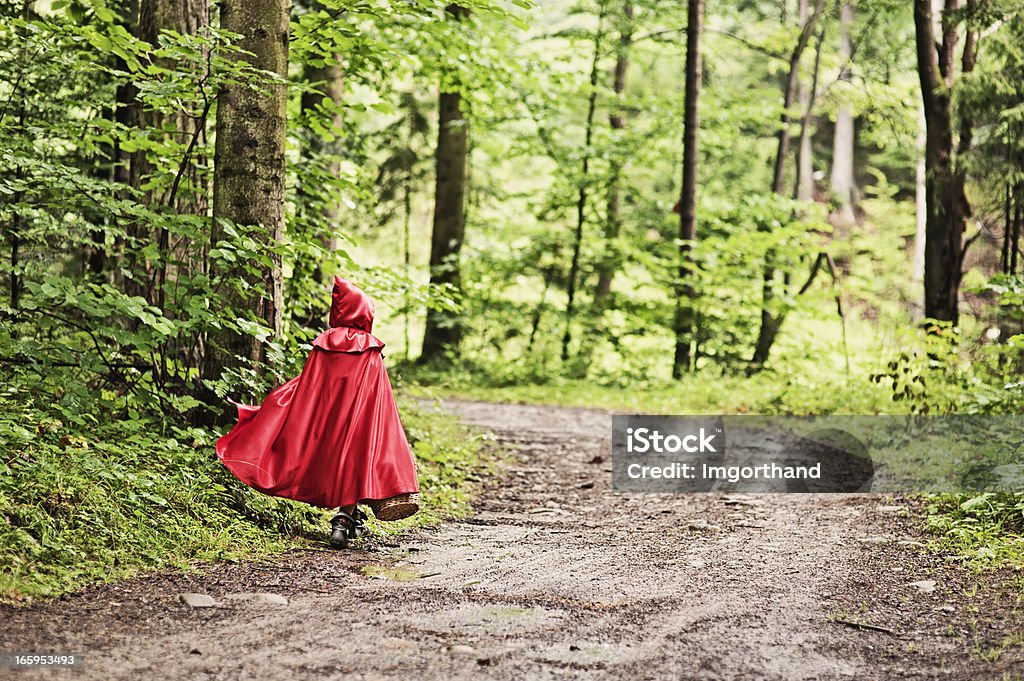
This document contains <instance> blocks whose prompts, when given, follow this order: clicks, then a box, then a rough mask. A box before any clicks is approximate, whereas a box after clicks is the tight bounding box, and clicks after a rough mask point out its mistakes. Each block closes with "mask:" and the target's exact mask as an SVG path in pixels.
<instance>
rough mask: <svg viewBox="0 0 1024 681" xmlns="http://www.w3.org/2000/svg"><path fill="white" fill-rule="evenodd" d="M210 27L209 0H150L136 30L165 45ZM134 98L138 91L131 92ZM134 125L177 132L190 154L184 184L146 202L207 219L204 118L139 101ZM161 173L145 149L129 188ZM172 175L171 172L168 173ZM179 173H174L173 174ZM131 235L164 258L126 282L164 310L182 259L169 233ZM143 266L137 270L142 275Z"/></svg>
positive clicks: (133, 161) (131, 170) (133, 163)
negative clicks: (199, 149)
mask: <svg viewBox="0 0 1024 681" xmlns="http://www.w3.org/2000/svg"><path fill="white" fill-rule="evenodd" d="M208 23H209V13H208V8H207V4H206V0H149V1H147V2H139V3H138V22H137V24H136V26H135V34H136V36H137V37H138V38H139V39H140V40H144V41H145V42H147V43H149V44H150V45H153V46H154V47H156V46H158V45H159V38H160V33H161V32H162V31H173V32H175V33H178V34H180V35H195V34H196V33H198V32H199V31H200V30H201V29H203V28H205V27H206V26H207V25H208ZM155 61H156V63H157V65H158V66H161V67H164V68H174V67H175V64H174V62H173V60H166V59H164V60H155ZM127 94H130V95H131V96H132V98H133V99H134V98H135V96H136V93H135V92H134V91H132V92H130V93H127ZM128 115H129V116H130V123H131V124H132V125H135V126H137V127H139V128H142V129H147V130H173V131H174V132H173V133H171V134H172V136H173V138H174V140H175V141H176V142H178V143H179V144H181V145H182V147H183V148H184V149H186V151H184V152H183V157H182V158H181V159H178V161H179V163H180V169H179V170H180V172H179V173H178V179H177V181H176V182H175V183H174V185H173V187H172V188H169V189H168V190H167V192H165V193H162V194H159V195H157V194H155V193H154V192H152V191H149V192H145V194H144V195H143V201H145V202H146V204H148V205H149V206H151V207H154V208H156V207H164V208H166V209H167V210H173V211H174V212H176V213H178V214H192V215H202V214H205V212H206V209H207V204H206V196H205V193H201V192H198V191H195V189H196V188H197V186H198V185H199V183H200V180H199V172H198V165H199V164H197V163H194V162H193V161H194V159H192V158H191V154H192V153H193V150H194V148H195V146H196V144H195V143H194V142H193V140H194V139H196V141H198V139H197V138H198V137H201V136H203V134H204V132H205V127H206V117H205V115H203V116H201V117H200V118H199V119H197V118H195V117H193V116H190V115H188V114H186V113H185V112H178V113H174V114H167V113H164V112H160V111H153V110H147V109H145V108H143V107H142V106H141V103H139V102H138V101H133V102H132V105H131V107H130V109H129V112H128ZM155 170H156V168H154V166H153V164H152V163H151V162H150V159H149V155H148V152H147V151H146V150H145V149H142V150H139V151H136V152H133V153H132V154H130V155H129V158H128V174H127V177H126V179H127V183H128V184H130V185H131V186H132V187H135V188H136V189H141V188H142V187H143V186H144V185H145V184H146V183H147V182H148V180H149V177H150V176H151V175H152V173H153V172H154V171H155ZM164 170H168V169H164ZM170 171H171V172H174V170H173V169H171V170H170ZM183 184H184V185H187V186H189V187H190V188H191V189H190V190H189V191H181V187H182V185H183ZM128 232H129V234H130V236H132V237H133V238H134V239H138V240H141V241H144V242H152V241H155V242H157V246H158V249H159V252H160V255H161V261H160V262H156V263H153V262H148V261H147V262H145V263H140V264H141V265H142V267H143V268H144V270H145V282H140V281H130V282H126V285H127V288H126V290H127V291H128V292H129V293H134V294H135V295H141V296H143V297H145V298H146V299H147V300H148V301H149V302H150V303H151V304H153V305H157V306H158V307H160V308H161V309H163V307H164V304H163V303H164V299H163V290H164V283H165V281H166V279H167V275H168V271H167V270H168V261H169V260H177V261H179V262H182V261H183V259H182V258H171V257H170V254H169V253H168V250H169V234H168V232H167V230H166V229H161V230H158V231H157V232H155V233H154V231H153V230H152V229H151V227H150V226H149V225H146V224H133V225H130V226H129V228H128ZM138 250H139V249H130V251H129V253H130V255H129V259H130V260H134V258H135V255H134V252H137V251H138ZM137 268H138V264H135V265H133V266H132V269H133V270H135V271H136V273H137V275H138V273H139V272H138V269H137Z"/></svg>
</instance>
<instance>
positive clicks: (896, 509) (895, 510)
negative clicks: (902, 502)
mask: <svg viewBox="0 0 1024 681" xmlns="http://www.w3.org/2000/svg"><path fill="white" fill-rule="evenodd" d="M904 508H905V507H904V506H877V507H875V510H876V511H878V512H879V513H899V512H900V511H902V510H903V509H904Z"/></svg>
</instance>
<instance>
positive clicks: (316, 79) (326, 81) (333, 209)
mask: <svg viewBox="0 0 1024 681" xmlns="http://www.w3.org/2000/svg"><path fill="white" fill-rule="evenodd" d="M304 76H305V80H306V82H307V83H308V84H309V85H311V86H312V87H315V88H316V91H315V92H313V91H307V92H303V93H302V100H301V106H302V110H303V111H305V112H307V114H308V115H311V116H315V115H317V114H316V113H315V112H316V111H317V108H318V107H319V105H320V103H321V101H322V100H323V99H325V98H326V99H327V100H329V101H330V102H331V105H332V106H333V107H335V109H334V112H333V113H332V115H331V128H332V129H333V130H335V131H338V130H339V129H340V128H341V125H342V117H341V113H340V110H339V107H341V105H342V103H343V100H344V92H345V81H344V78H343V77H342V73H341V67H340V66H339V64H338V61H337V60H335V61H331V62H327V63H326V64H324V65H323V66H307V67H306V70H305V73H304ZM335 134H336V135H337V134H338V133H337V132H335ZM319 139H320V138H319V137H317V138H316V140H317V141H316V142H314V143H311V145H310V146H311V148H310V152H317V151H322V150H323V145H322V144H320V143H319ZM340 170H341V164H340V163H339V162H338V160H337V159H334V160H332V161H331V163H330V166H329V167H328V171H329V172H330V173H332V174H333V175H337V174H338V173H339V172H340ZM323 218H324V222H325V223H326V225H328V226H329V228H328V230H327V231H326V232H325V233H324V234H323V235H322V240H323V243H324V247H326V248H328V249H330V250H333V249H335V248H337V247H338V238H337V237H336V236H335V234H334V229H333V228H334V227H336V226H337V224H338V218H339V212H338V206H337V204H332V203H327V204H326V205H325V206H324V208H323ZM318 279H319V277H318Z"/></svg>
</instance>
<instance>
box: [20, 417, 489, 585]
mask: <svg viewBox="0 0 1024 681" xmlns="http://www.w3.org/2000/svg"><path fill="white" fill-rule="evenodd" d="M402 414H403V420H404V421H405V424H406V427H407V429H408V432H409V436H410V440H411V442H412V444H413V448H414V451H415V453H416V456H417V460H418V461H419V475H420V483H421V486H422V489H423V494H422V495H421V496H422V500H421V505H422V511H421V512H420V513H419V514H417V515H416V516H414V517H413V518H410V519H408V520H406V521H403V522H401V523H392V524H387V525H385V524H377V525H376V526H375V527H374V531H375V532H377V533H381V534H386V533H395V532H399V531H401V530H403V529H406V528H408V527H410V526H415V525H423V524H432V523H437V522H439V521H441V520H442V519H443V518H446V517H451V516H454V515H459V514H462V513H465V512H467V510H468V508H469V506H468V504H469V500H470V493H471V486H472V482H473V480H474V479H475V478H476V476H477V475H479V473H480V472H481V470H483V469H485V468H486V467H487V465H488V460H489V459H488V457H487V450H486V449H485V448H484V447H483V440H482V438H481V437H480V436H478V435H474V434H472V433H470V432H468V431H467V430H466V429H464V428H462V427H461V426H459V425H458V424H456V423H454V422H453V421H452V420H451V418H450V417H446V416H444V415H442V414H440V413H438V412H436V411H431V410H426V409H421V408H419V407H418V406H416V405H415V404H411V403H408V402H406V403H404V404H403V407H402ZM158 429H159V426H158V424H156V423H147V422H146V421H145V420H144V419H141V418H140V419H139V420H132V421H129V422H121V423H110V424H106V425H103V426H96V427H95V428H94V429H92V432H89V433H88V434H71V433H69V432H68V431H69V427H68V424H66V423H64V422H61V421H60V420H58V419H55V418H53V417H51V416H45V415H44V414H43V413H42V412H40V411H38V410H33V409H30V408H28V407H25V406H24V405H18V404H15V403H14V402H13V401H11V402H5V401H4V400H2V399H0V443H2V445H3V449H4V451H5V452H6V454H5V458H4V459H3V460H0V514H2V517H3V519H4V522H3V523H2V524H0V566H2V572H0V602H7V603H26V602H29V601H31V600H32V599H35V598H39V597H52V596H57V595H60V594H62V593H65V592H69V591H74V590H76V589H80V588H82V587H84V586H86V585H90V584H98V583H102V582H108V581H112V580H117V579H122V578H126V577H130V576H133V575H137V574H139V573H141V572H144V571H148V570H158V569H182V570H188V569H192V568H194V567H195V566H196V565H197V564H198V563H200V562H203V561H212V560H219V561H242V560H250V559H254V558H259V557H262V556H267V555H271V554H275V553H279V552H282V551H286V550H288V549H291V548H296V547H301V546H309V545H310V544H317V543H320V542H322V541H323V540H324V538H325V535H326V520H327V518H328V512H327V511H324V510H321V509H315V508H313V507H310V506H308V505H305V504H301V503H297V502H292V501H288V500H284V499H275V498H271V497H268V496H265V495H263V494H260V493H258V492H255V491H254V490H251V489H249V488H247V487H245V486H244V485H243V484H242V483H240V482H239V481H238V480H236V479H235V478H233V477H232V476H231V474H230V473H228V471H227V470H226V469H225V468H224V467H223V466H222V465H221V464H220V462H219V461H218V460H217V458H216V454H215V453H214V451H213V447H212V445H213V441H214V438H215V437H216V435H215V434H213V433H211V432H209V431H204V430H201V429H197V428H186V429H178V430H174V431H173V432H172V433H171V434H170V435H162V436H154V435H150V434H149V433H152V432H159V430H158Z"/></svg>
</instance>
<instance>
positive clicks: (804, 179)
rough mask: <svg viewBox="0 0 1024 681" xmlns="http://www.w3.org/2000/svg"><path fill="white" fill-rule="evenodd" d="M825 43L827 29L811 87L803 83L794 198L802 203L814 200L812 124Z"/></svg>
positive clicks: (821, 37) (818, 49)
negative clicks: (822, 50)
mask: <svg viewBox="0 0 1024 681" xmlns="http://www.w3.org/2000/svg"><path fill="white" fill-rule="evenodd" d="M824 42H825V27H824V25H823V26H822V30H821V33H820V34H819V35H818V40H817V42H816V43H815V46H814V67H813V69H812V70H811V85H810V87H807V86H806V84H804V83H803V82H801V88H802V91H801V99H800V106H801V113H800V144H799V146H798V147H797V152H796V167H797V182H796V192H795V194H794V198H796V199H799V200H801V201H813V200H814V158H813V155H812V151H811V123H812V121H813V114H814V105H815V104H816V103H817V101H818V74H819V72H820V71H821V47H822V44H823V43H824Z"/></svg>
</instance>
